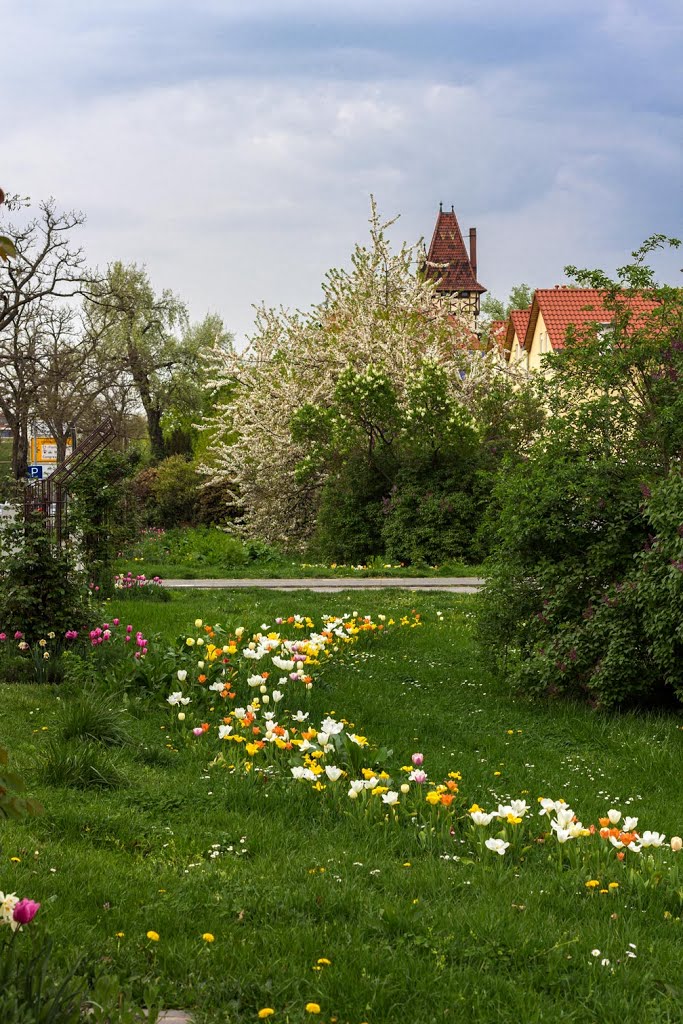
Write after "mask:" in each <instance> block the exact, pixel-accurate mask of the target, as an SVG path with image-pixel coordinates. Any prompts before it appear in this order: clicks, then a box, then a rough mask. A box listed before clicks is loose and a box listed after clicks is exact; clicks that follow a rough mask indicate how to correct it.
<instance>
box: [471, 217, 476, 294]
mask: <svg viewBox="0 0 683 1024" xmlns="http://www.w3.org/2000/svg"><path fill="white" fill-rule="evenodd" d="M470 264H471V266H472V273H473V274H474V280H475V281H476V279H477V229H476V228H470Z"/></svg>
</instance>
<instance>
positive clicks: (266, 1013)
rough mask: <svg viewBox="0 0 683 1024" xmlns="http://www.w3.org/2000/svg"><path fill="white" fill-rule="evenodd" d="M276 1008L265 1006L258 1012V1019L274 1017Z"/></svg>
mask: <svg viewBox="0 0 683 1024" xmlns="http://www.w3.org/2000/svg"><path fill="white" fill-rule="evenodd" d="M274 1013H275V1010H274V1009H273V1008H272V1007H271V1006H264V1007H263V1009H262V1010H259V1012H258V1019H259V1020H265V1019H266V1017H272V1016H273V1014H274Z"/></svg>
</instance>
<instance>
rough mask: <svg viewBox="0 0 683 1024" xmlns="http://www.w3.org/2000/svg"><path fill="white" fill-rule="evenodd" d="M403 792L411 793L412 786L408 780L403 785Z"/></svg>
mask: <svg viewBox="0 0 683 1024" xmlns="http://www.w3.org/2000/svg"><path fill="white" fill-rule="evenodd" d="M401 792H402V793H403V795H404V796H405V794H406V793H410V786H409V785H408V783H407V782H404V783H403V785H402V786H401Z"/></svg>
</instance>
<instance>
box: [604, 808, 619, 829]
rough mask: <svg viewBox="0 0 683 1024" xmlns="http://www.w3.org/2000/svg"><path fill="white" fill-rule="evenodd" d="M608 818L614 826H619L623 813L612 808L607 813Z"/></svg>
mask: <svg viewBox="0 0 683 1024" xmlns="http://www.w3.org/2000/svg"><path fill="white" fill-rule="evenodd" d="M607 817H608V818H609V820H610V822H611V823H612V825H617V824H618V823H619V820H620V819H621V811H616V810H614V808H612V809H611V810H609V811H608V812H607Z"/></svg>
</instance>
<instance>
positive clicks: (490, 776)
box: [0, 589, 683, 1024]
mask: <svg viewBox="0 0 683 1024" xmlns="http://www.w3.org/2000/svg"><path fill="white" fill-rule="evenodd" d="M475 601H476V597H473V598H467V597H460V596H455V595H446V594H439V595H432V594H420V595H415V594H411V595H409V594H400V593H398V594H397V593H396V592H395V591H384V592H382V591H380V592H377V591H373V592H366V593H358V592H354V593H353V594H350V593H339V594H331V595H320V594H311V593H307V592H302V593H300V594H277V593H276V594H273V593H271V592H265V591H259V590H256V589H255V590H253V591H249V592H245V591H240V592H236V593H235V592H223V593H206V592H202V593H199V592H183V593H179V594H174V595H173V600H172V601H171V602H169V603H166V604H161V603H154V602H151V601H144V600H134V601H125V602H124V601H121V602H119V603H118V604H112V606H111V612H110V614H111V616H112V617H113V616H114V615H118V616H120V618H121V619H122V620H123V621H125V622H131V623H133V625H134V627H135V629H138V628H139V629H141V630H142V631H143V633H144V634H145V636H147V635H150V634H152V633H154V632H159V633H162V634H163V635H164V637H165V640H171V639H173V638H174V637H175V636H176V634H178V633H184V632H185V631H187V630H188V629H190V630H191V631H194V627H193V626H192V623H193V621H194V619H195V617H196V616H199V617H201V618H202V619H203V620H204V621H205V622H215V621H222V622H226V623H230V625H231V626H232V627H233V628H234V627H235V626H237V625H244V626H246V627H247V629H248V630H249V631H252V630H258V629H260V627H261V624H262V623H267V624H269V625H270V624H272V623H273V621H274V618H275V616H277V615H281V616H287V615H290V614H293V613H295V612H297V613H302V614H308V615H311V616H312V617H315V619H316V621H319V618H320V616H321V614H323V613H328V612H329V613H332V614H341V613H343V612H352V611H358V612H359V613H361V614H371V615H373V616H374V617H377V616H378V615H379V614H381V613H383V614H386V615H387V616H393V617H394V618H396V619H397V620H398V618H399V616H401V615H403V614H409V613H410V611H411V609H412V608H415V609H417V611H418V612H420V613H421V615H422V622H423V625H421V626H420V627H413V628H411V627H410V626H405V627H399V626H398V624H397V625H396V627H392V629H390V630H387V631H386V632H385V633H384V634H381V635H380V634H377V633H374V634H372V635H363V636H361V637H360V638H359V640H358V643H357V644H355V645H347V646H345V647H343V648H342V650H341V651H340V653H339V655H337V656H334V657H333V658H331V659H330V661H329V662H328V663H327V664H325V665H324V666H323V667H322V669H321V670H320V671H319V672H318V673H317V674H316V675H315V680H314V687H313V689H312V690H311V691H310V693H309V694H308V695H307V697H305V698H304V700H307V701H308V710H309V711H310V714H311V719H312V720H314V721H320V720H321V719H322V717H323V716H325V715H326V714H328V713H330V714H331V713H333V712H334V713H335V714H336V716H338V717H339V718H341V717H346V718H347V719H349V720H350V721H351V722H352V723H354V724H355V728H356V732H357V733H358V732H360V733H362V734H363V735H365V736H368V737H369V738H370V739H372V740H373V741H376V742H378V743H379V744H385V745H386V746H387V747H389V748H391V750H392V751H393V753H392V754H390V756H389V759H388V760H389V762H390V763H391V765H392V767H394V769H396V766H399V767H400V766H401V765H407V764H409V763H410V758H411V754H412V753H413V752H415V751H420V752H422V753H424V755H425V764H424V767H425V769H427V771H428V773H429V777H430V779H434V780H437V781H440V780H441V779H444V778H446V777H447V775H448V773H449V772H456V771H457V772H461V773H462V781H461V782H460V783H459V785H460V792H459V793H458V795H457V799H456V803H455V804H454V805H453V812H454V813H453V815H452V817H451V818H450V819H449V818H448V817H446V818H444V819H440V820H445V821H447V822H449V823H450V821H453V822H454V834H453V835H451V834H450V832H449V825H447V827H446V828H437V830H436V831H435V832H432V831H430V829H429V828H420V827H418V824H413V823H411V822H410V821H409V820H403V821H401V822H394V821H393V820H392V817H393V812H391V811H390V810H389V809H388V808H386V809H385V810H386V813H385V812H384V811H383V810H382V807H381V804H380V801H375V802H374V803H373V801H372V800H369V801H368V802H367V805H366V806H367V808H368V810H367V811H366V812H363V811H362V809H361V806H360V802H358V803H357V802H354V801H351V800H348V798H347V797H346V790H347V788H348V782H344V781H343V780H342V781H340V782H339V783H332V784H331V785H330V786H329V787H328V790H326V791H325V792H314V791H313V789H312V788H311V786H310V785H308V784H304V783H299V782H295V781H293V780H291V781H290V780H288V781H281V780H278V779H271V780H270V781H269V780H268V779H266V778H264V776H259V775H257V774H256V773H255V772H252V773H251V775H249V776H246V777H245V776H243V775H239V774H237V773H231V771H230V770H229V769H228V768H227V767H226V764H215V765H213V766H212V765H211V764H210V762H211V760H212V759H213V758H214V756H215V754H216V752H217V750H218V749H219V746H218V742H217V741H214V740H213V738H212V736H211V734H206V735H203V736H200V737H198V738H195V737H193V736H192V735H191V734H189V735H188V730H187V729H185V726H184V724H183V726H182V728H183V729H185V731H184V732H181V727H180V726H179V725H178V723H177V720H176V712H177V710H178V709H177V708H174V709H172V708H170V707H169V705H168V704H167V703H165V702H164V700H163V697H161V696H160V697H157V698H151V699H147V700H144V701H138V700H135V699H133V700H131V701H130V702H129V705H128V711H127V718H128V722H127V727H128V729H129V731H130V733H131V736H132V740H133V742H132V743H131V744H130V745H129V746H127V747H124V748H123V749H122V750H120V751H117V752H116V754H115V755H114V756H115V758H116V759H117V763H119V764H120V767H121V768H122V770H123V772H124V773H125V775H126V777H127V780H128V784H127V785H125V786H123V787H121V788H119V789H115V790H111V791H97V790H75V789H68V788H58V787H52V786H48V785H45V784H44V783H40V782H39V772H38V766H39V762H40V758H41V756H42V755H43V753H44V750H45V749H46V747H47V745H48V744H49V742H50V737H51V736H52V735H54V734H55V733H56V732H57V730H58V728H59V722H60V717H61V715H62V714H63V708H64V705H65V704H67V703H68V702H69V700H72V699H73V698H70V697H69V695H68V693H67V692H66V691H65V690H61V691H60V690H59V689H56V690H54V689H51V688H48V687H43V688H40V687H38V686H28V685H25V686H19V685H15V686H10V685H7V684H4V685H0V743H2V744H4V745H6V746H7V747H8V748H9V750H10V752H11V755H12V761H13V764H14V765H15V766H16V767H17V769H18V770H20V771H22V772H23V773H24V775H25V777H26V779H27V781H28V782H29V784H30V789H31V792H32V794H34V795H36V796H38V797H39V798H40V799H41V801H42V802H43V803H44V805H45V813H44V814H43V815H42V816H41V817H38V818H33V819H27V820H24V821H21V822H18V823H6V824H4V825H2V833H1V835H2V853H1V858H2V859H1V861H0V863H1V865H2V870H1V872H0V887H2V889H3V891H5V892H6V891H8V890H9V891H10V892H11V891H16V892H17V893H18V894H20V895H22V896H24V895H25V896H30V897H32V898H34V899H36V900H39V901H40V902H41V904H42V909H41V911H40V916H39V918H37V919H36V922H35V925H36V926H38V925H40V927H47V928H48V929H49V931H50V933H51V934H52V935H53V937H54V938H55V940H56V947H57V951H58V955H59V957H60V958H62V959H63V960H64V961H65V962H72V961H73V960H74V959H75V958H77V957H78V956H79V955H82V954H88V955H90V956H93V955H94V956H95V958H96V959H97V961H98V962H99V963H100V964H101V965H102V967H103V968H104V969H106V970H107V971H108V972H109V973H114V974H116V975H117V976H118V977H119V978H122V979H132V980H133V984H134V986H135V990H136V992H137V993H138V995H139V996H140V997H141V993H142V991H143V988H144V986H145V984H146V983H147V982H148V981H150V980H154V979H157V980H158V983H159V985H160V986H161V990H162V993H163V997H164V1000H165V1004H166V1005H167V1006H182V1007H185V1008H188V1009H192V1010H193V1011H194V1013H195V1019H196V1021H198V1022H200V1024H203V1022H205V1024H209V1022H211V1024H214V1022H225V1024H246V1022H254V1021H256V1020H258V1016H257V1015H258V1011H259V1010H261V1009H265V1008H272V1009H274V1010H275V1013H274V1014H273V1015H272V1017H271V1018H269V1019H272V1021H273V1022H274V1024H278V1022H288V1024H300V1022H303V1021H314V1020H319V1021H324V1022H326V1024H329V1022H334V1021H337V1022H339V1024H362V1022H367V1024H431V1022H437V1021H439V1022H441V1021H452V1022H454V1024H455V1022H461V1021H468V1022H473V1024H474V1022H481V1024H484V1022H486V1024H520V1022H521V1024H535V1022H545V1021H549V1020H562V1021H575V1022H577V1024H578V1022H581V1024H584V1022H588V1021H598V1020H599V1021H601V1022H607V1024H612V1022H614V1024H617V1022H618V1024H624V1022H625V1021H632V1020H633V1021H636V1020H637V1021H641V1022H643V1024H663V1022H669V1024H674V1022H680V1021H681V1020H683V980H682V974H683V972H682V959H683V958H682V954H681V951H682V949H683V924H682V922H681V917H682V916H683V871H682V870H681V869H683V853H679V854H677V855H676V854H673V853H672V852H671V851H670V850H668V849H667V850H664V848H662V849H661V850H659V851H656V852H657V854H658V861H659V863H660V865H661V866H662V867H661V870H658V871H656V872H651V873H649V874H648V873H647V872H644V873H643V872H640V870H636V871H634V870H632V868H631V865H633V864H637V867H638V869H639V868H640V865H641V861H640V860H637V855H636V854H632V853H631V852H629V853H628V854H627V857H626V859H625V860H624V861H623V862H620V861H619V860H617V858H616V854H614V856H612V852H611V851H610V855H609V857H606V859H605V862H604V865H603V867H601V869H600V874H599V875H598V874H595V875H594V877H595V879H596V880H597V881H599V882H600V886H599V887H595V888H592V889H591V888H587V887H586V885H585V883H586V882H587V881H589V880H591V878H592V877H593V872H592V871H591V872H589V873H587V871H586V869H585V867H584V866H583V864H582V863H581V859H580V858H579V859H578V862H577V863H576V864H575V865H571V864H569V862H568V860H567V861H565V866H564V869H563V870H560V869H559V868H558V866H557V865H558V852H562V851H560V848H559V844H557V843H556V842H555V841H554V840H553V841H552V842H551V841H550V840H549V841H548V842H547V843H538V842H535V841H533V839H532V841H531V842H530V843H529V844H528V845H527V846H525V847H524V848H523V849H519V850H515V851H514V853H511V851H508V853H507V854H506V855H505V856H503V857H501V856H498V855H497V854H496V853H494V852H490V851H488V850H483V851H482V850H479V849H478V848H477V846H476V841H475V839H474V838H473V837H472V832H473V831H474V830H473V829H471V828H470V826H469V824H468V822H469V819H468V817H467V815H466V810H467V809H468V808H469V807H470V805H471V804H472V803H474V802H476V803H478V804H479V805H480V806H481V807H483V808H486V809H487V810H494V809H495V808H496V806H497V804H498V803H499V802H507V801H508V800H509V799H515V798H521V799H526V800H527V801H528V802H529V803H530V804H531V805H532V809H531V811H530V812H529V816H530V817H531V816H533V825H532V827H531V830H530V834H531V835H532V836H533V837H534V838H539V837H540V836H541V834H542V832H543V831H544V827H543V825H544V823H545V819H543V818H540V817H539V816H538V810H537V808H538V803H537V798H538V797H551V798H553V799H557V798H560V797H563V798H564V799H565V800H566V801H567V802H568V803H570V804H571V806H572V807H573V808H574V809H575V810H576V811H577V813H578V814H579V817H580V818H581V819H582V821H583V822H584V823H585V824H588V823H591V822H595V823H597V820H598V816H599V815H604V814H605V813H606V811H607V809H608V808H615V807H616V808H619V809H621V810H622V811H623V812H624V813H625V814H631V815H635V816H638V817H639V818H640V826H639V829H641V830H642V829H656V830H659V831H661V832H664V833H666V835H667V840H668V838H669V837H670V836H671V835H672V834H678V835H680V834H681V832H683V795H682V787H681V770H680V765H681V754H682V751H683V731H682V724H683V720H682V719H681V718H680V716H679V717H675V716H664V715H650V716H636V715H623V716H616V715H612V716H604V715H597V714H595V713H592V712H590V711H588V710H586V709H584V708H580V707H572V706H567V705H563V704H530V703H528V702H526V701H525V700H521V699H519V698H515V697H514V696H512V695H510V694H509V693H507V692H506V690H505V688H504V687H503V685H502V684H500V683H496V682H494V681H493V680H492V679H491V678H490V676H489V675H488V674H487V670H486V668H485V666H484V665H483V664H482V662H481V659H480V657H479V655H478V653H477V651H476V649H475V647H474V644H473V639H472V633H471V623H472V614H473V613H472V609H473V607H474V602H475ZM437 612H440V613H442V615H438V614H437ZM184 685H185V687H186V692H188V693H189V692H191V691H190V689H189V688H188V686H189V684H184ZM169 689H170V688H169ZM185 710H186V713H187V719H188V725H189V724H195V719H196V721H199V720H200V718H201V715H199V716H197V713H195V711H194V707H193V704H190V705H188V707H187V708H186V709H185ZM225 746H226V745H224V747H223V748H220V749H224V748H225ZM230 746H231V747H232V746H234V745H232V744H231V745H230ZM226 763H227V762H226ZM397 775H398V776H400V772H395V775H394V777H396V776H397ZM398 781H399V782H400V781H402V777H399V778H398ZM334 785H338V786H340V787H343V789H342V790H340V792H341V793H342V794H343V799H340V800H336V799H332V798H331V796H330V790H331V789H332V786H334ZM371 805H372V806H371ZM545 828H546V830H547V823H545ZM485 832H486V834H487V835H495V833H496V829H495V827H494V826H491V827H489V828H487V829H485ZM590 841H591V842H593V843H596V844H597V843H598V839H597V837H592V838H591V840H590ZM575 842H576V844H579V843H581V842H583V840H576V841H575ZM586 842H589V840H586ZM570 845H571V844H568V847H569V846H570ZM605 846H607V844H605ZM569 853H571V855H572V856H573V851H569V850H568V855H569ZM646 853H647V851H646V850H644V851H643V854H642V857H645V854H646ZM11 858H18V861H17V860H16V859H15V860H12V859H11ZM677 871H678V874H676V872H677ZM610 882H618V886H616V887H613V888H611V889H609V888H608V886H609V883H610ZM603 888H604V889H608V891H607V892H606V893H601V892H600V889H603ZM41 921H42V923H41ZM149 930H153V931H154V932H156V933H158V935H159V940H158V941H150V940H149V939H147V938H146V933H147V932H148V931H149ZM205 933H210V934H211V935H213V936H214V938H215V941H213V942H207V941H205V940H203V939H202V935H203V934H205ZM595 950H599V954H594V952H592V951H595ZM328 961H329V962H328ZM603 961H605V962H603ZM606 961H609V963H607V962H606ZM307 1003H315V1004H317V1005H319V1006H320V1013H319V1014H315V1013H310V1012H307V1011H306V1009H305V1006H306V1004H307Z"/></svg>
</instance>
